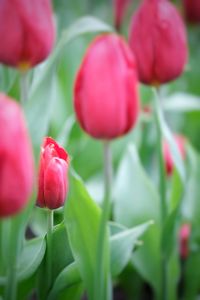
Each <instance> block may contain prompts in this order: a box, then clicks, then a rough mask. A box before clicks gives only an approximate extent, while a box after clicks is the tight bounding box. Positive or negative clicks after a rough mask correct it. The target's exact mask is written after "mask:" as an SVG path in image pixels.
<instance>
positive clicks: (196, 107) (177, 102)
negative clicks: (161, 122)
mask: <svg viewBox="0 0 200 300" xmlns="http://www.w3.org/2000/svg"><path fill="white" fill-rule="evenodd" d="M162 102H163V108H164V110H165V111H167V112H168V111H169V112H177V113H182V112H190V111H200V97H196V96H193V95H190V94H185V93H175V94H173V95H171V96H168V97H167V98H166V99H165V98H164V99H163V101H162Z"/></svg>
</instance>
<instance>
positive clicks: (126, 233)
mask: <svg viewBox="0 0 200 300" xmlns="http://www.w3.org/2000/svg"><path fill="white" fill-rule="evenodd" d="M151 224H152V222H151V221H150V222H146V223H144V224H142V225H138V226H136V227H134V228H131V229H125V230H123V231H121V232H119V233H117V234H114V235H113V236H111V238H110V245H111V250H110V251H111V262H110V263H111V273H112V276H117V275H119V274H120V273H121V272H122V270H123V269H124V267H125V266H126V265H127V263H128V262H129V260H130V259H131V255H132V251H133V249H134V247H135V246H137V245H140V244H139V243H138V238H140V237H141V235H143V233H144V232H145V231H146V230H147V229H148V228H149V226H150V225H151Z"/></svg>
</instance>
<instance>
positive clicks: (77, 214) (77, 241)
mask: <svg viewBox="0 0 200 300" xmlns="http://www.w3.org/2000/svg"><path fill="white" fill-rule="evenodd" d="M67 204H68V205H66V213H65V224H66V228H67V231H68V234H69V241H70V244H71V248H72V252H73V256H74V258H75V261H76V262H77V264H78V268H79V271H80V274H81V277H82V279H83V281H84V282H85V286H86V288H87V291H88V295H89V298H90V299H92V295H93V293H94V272H95V267H96V253H97V249H96V247H97V237H98V230H99V229H98V228H99V222H100V209H99V208H98V206H97V205H96V204H95V203H94V202H93V201H92V199H91V198H90V196H89V194H88V193H87V191H86V190H85V188H84V185H83V183H82V182H81V181H80V180H79V179H77V178H75V177H72V180H71V182H70V196H69V200H68V203H67ZM77 237H78V238H77Z"/></svg>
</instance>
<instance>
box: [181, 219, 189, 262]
mask: <svg viewBox="0 0 200 300" xmlns="http://www.w3.org/2000/svg"><path fill="white" fill-rule="evenodd" d="M190 234H191V226H190V224H187V223H185V224H183V225H182V226H181V228H180V232H179V253H180V256H181V258H182V259H183V260H184V259H186V258H187V257H188V255H189V239H190Z"/></svg>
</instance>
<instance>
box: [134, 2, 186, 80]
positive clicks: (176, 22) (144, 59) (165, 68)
mask: <svg viewBox="0 0 200 300" xmlns="http://www.w3.org/2000/svg"><path fill="white" fill-rule="evenodd" d="M129 41H130V46H131V48H132V50H133V52H134V54H135V57H136V62H137V66H138V73H139V79H140V81H141V82H143V83H145V84H150V85H159V84H161V83H166V82H168V81H171V80H173V79H175V78H177V77H178V76H180V75H181V73H182V72H183V70H184V67H185V64H186V61H187V39H186V31H185V27H184V23H183V21H182V19H181V17H180V15H179V13H178V11H177V10H176V8H175V7H174V6H173V5H172V4H171V3H170V2H169V1H168V0H144V1H143V2H142V4H141V6H140V7H139V9H138V10H137V12H136V13H135V15H133V18H132V22H131V27H130V34H129Z"/></svg>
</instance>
